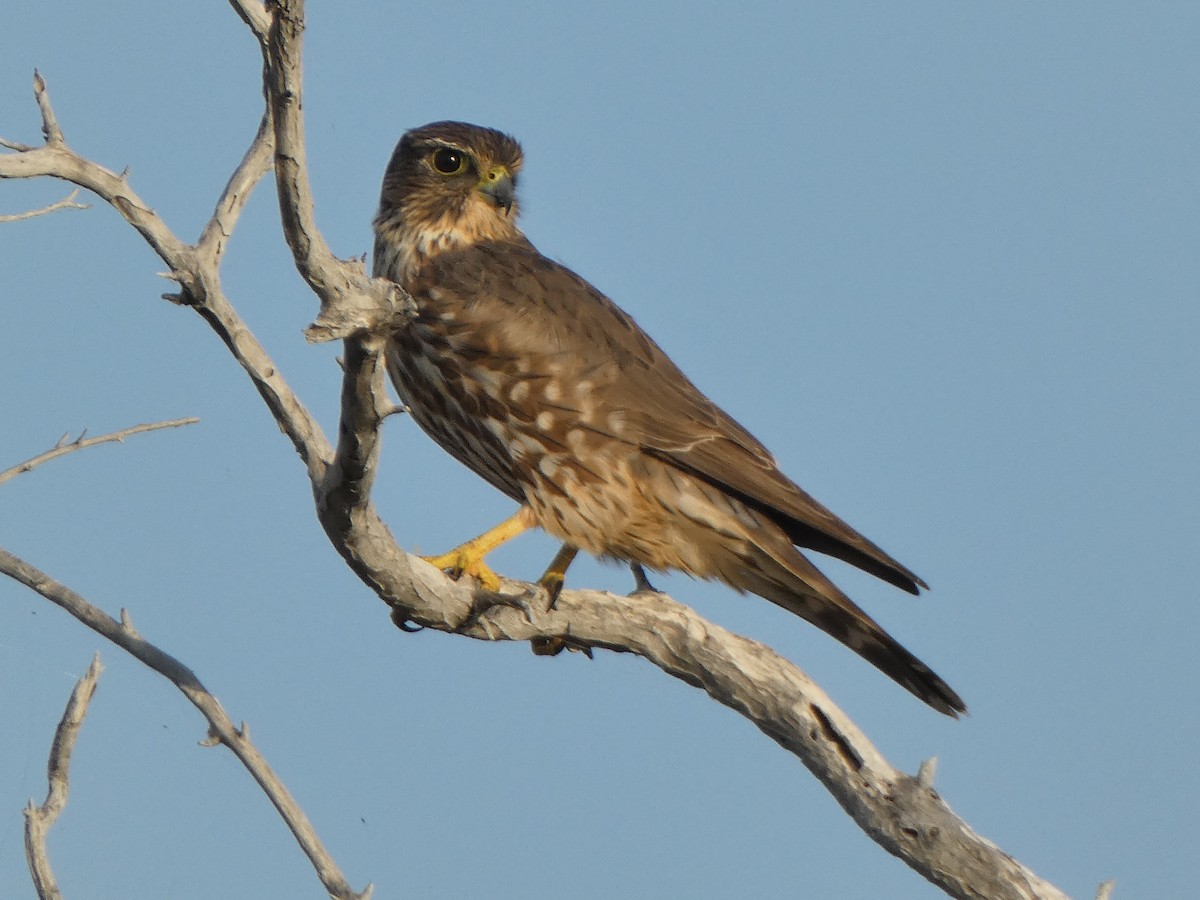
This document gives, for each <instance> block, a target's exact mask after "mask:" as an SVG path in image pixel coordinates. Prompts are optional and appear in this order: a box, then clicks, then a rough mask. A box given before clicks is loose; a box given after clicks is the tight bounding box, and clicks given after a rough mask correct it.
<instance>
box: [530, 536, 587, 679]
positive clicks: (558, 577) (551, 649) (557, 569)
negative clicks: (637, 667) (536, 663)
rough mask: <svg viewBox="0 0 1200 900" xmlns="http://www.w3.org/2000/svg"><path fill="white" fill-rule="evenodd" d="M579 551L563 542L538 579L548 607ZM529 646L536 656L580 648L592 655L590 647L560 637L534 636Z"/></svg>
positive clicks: (560, 587)
mask: <svg viewBox="0 0 1200 900" xmlns="http://www.w3.org/2000/svg"><path fill="white" fill-rule="evenodd" d="M578 553H579V548H578V547H573V546H571V545H570V544H563V545H562V548H561V549H560V550H559V551H558V552H557V553H556V554H554V559H552V560H550V565H549V567H547V569H546V574H544V575H543V576H542V577H541V578H539V579H538V584H540V585H541V586H542V587H544V588H545V589H546V592H547V593H548V594H549V595H550V608H551V609H554V601H556V600H557V599H558V595H559V593H561V592H562V588H563V581H564V580H565V579H566V575H567V568H568V567H569V566H570V565H571V563H572V562H574V560H575V557H576V555H578ZM529 646H530V648H531V649H532V650H533V652H534V653H535V654H536V655H538V656H558V654H560V653H562V652H563V650H567V649H571V650H582V651H583V652H584V653H586V654H587V655H588V656H589V657H590V656H591V655H592V651H591V648H590V647H575V646H572V645H571V644H569V643H567V641H565V640H563V639H562V638H556V637H544V638H534V639H533V640H532V641H530V642H529Z"/></svg>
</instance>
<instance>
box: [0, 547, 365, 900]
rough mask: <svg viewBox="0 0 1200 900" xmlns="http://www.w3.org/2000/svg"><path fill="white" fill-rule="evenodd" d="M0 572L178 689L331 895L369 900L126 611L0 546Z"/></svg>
mask: <svg viewBox="0 0 1200 900" xmlns="http://www.w3.org/2000/svg"><path fill="white" fill-rule="evenodd" d="M0 574H4V575H7V576H9V577H10V578H13V579H14V580H16V581H18V582H20V583H21V584H23V585H25V586H26V587H28V588H30V589H31V590H33V591H36V592H37V593H39V594H41V595H42V596H43V597H45V598H46V599H47V600H49V601H50V602H51V603H53V604H55V605H56V606H58V607H60V608H62V609H64V610H66V611H67V612H68V613H70V614H71V615H72V616H74V617H75V618H76V619H78V620H79V621H80V622H82V623H83V624H84V625H86V626H87V627H88V628H91V629H92V630H93V631H95V632H96V633H97V634H99V635H100V636H102V637H104V638H106V639H108V640H109V641H112V643H114V644H116V645H117V646H118V647H120V648H121V649H122V650H125V651H126V652H127V653H129V654H130V655H132V656H133V657H134V658H135V659H137V660H138V661H139V662H141V663H143V664H145V665H146V666H148V667H150V668H151V669H153V670H154V671H155V672H157V673H158V674H160V675H162V676H163V677H164V678H166V679H167V680H168V681H170V682H171V683H172V684H173V685H175V687H177V688H179V690H180V691H181V692H182V693H183V695H184V696H185V697H187V699H188V700H189V701H190V702H191V704H192V705H193V706H195V707H196V709H198V710H199V711H200V714H201V715H203V716H204V718H205V719H206V720H207V721H208V729H209V736H210V737H211V738H212V739H214V740H215V741H217V742H220V743H222V744H224V745H225V746H226V747H228V748H229V749H230V750H231V751H232V752H233V755H234V756H236V757H237V758H238V760H239V761H240V762H241V764H242V765H243V766H244V767H245V768H246V771H247V772H249V773H250V776H251V777H252V778H253V779H254V780H255V781H256V782H257V783H258V786H259V787H260V788H262V791H263V793H264V794H266V795H267V798H268V799H269V800H270V801H271V804H272V805H273V806H274V807H275V809H276V810H278V812H279V815H280V816H282V817H283V820H284V822H285V823H286V824H287V827H288V829H289V830H290V831H291V832H292V834H293V836H295V838H296V842H297V843H298V844H299V845H300V848H301V849H302V850H303V851H304V854H305V855H306V856H307V857H308V858H309V861H310V862H311V863H312V865H313V868H314V869H315V870H316V872H317V876H318V877H319V878H320V879H321V882H322V884H324V885H325V889H326V890H327V891H329V894H330V896H332V897H335V898H339V900H369V898H370V896H371V892H372V888H371V886H370V885H368V886H367V888H366V889H365V890H364V891H363V892H362V893H361V894H360V893H357V892H355V891H354V890H353V889H352V888H351V887H350V885H349V883H348V882H347V881H346V879H345V876H343V875H342V873H341V870H340V869H338V866H337V863H335V862H334V860H333V857H332V856H330V855H329V852H328V851H327V850H326V849H325V847H324V845H322V844H321V841H320V839H319V838H318V837H317V834H316V832H315V831H314V830H313V827H312V823H311V822H309V820H308V817H307V816H306V815H305V814H304V810H302V809H301V808H300V805H299V804H298V803H297V802H296V800H295V798H294V797H292V795H291V793H290V792H289V791H288V789H287V788H286V787H284V785H283V782H282V781H280V780H279V776H278V775H276V774H275V772H274V770H272V769H271V767H270V766H269V765H268V764H267V761H266V760H265V759H264V758H263V756H262V754H261V753H260V752H259V751H258V748H257V747H256V746H255V745H254V744H253V743H252V742H251V740H250V737H249V735H247V734H246V733H245V730H244V729H242V728H238V727H237V726H235V725H234V724H233V720H231V719H230V718H229V716H228V714H226V712H225V710H224V708H223V707H222V706H221V704H220V702H218V700H217V699H216V698H215V697H214V696H213V695H212V694H210V693H209V692H208V689H207V688H206V687H205V686H204V685H203V684H202V683H201V682H200V679H199V678H197V677H196V674H195V673H194V672H193V671H192V670H191V669H189V668H188V667H187V666H185V665H184V664H183V663H181V662H180V661H179V660H177V659H176V658H175V657H173V656H171V655H170V654H168V653H166V652H165V651H163V650H160V649H159V648H158V647H156V646H155V645H154V644H152V643H150V642H149V641H147V640H146V639H145V638H144V637H142V636H141V635H140V634H139V633H138V632H137V630H136V629H135V628H134V627H133V624H132V623H131V622H130V620H129V615H128V613H126V612H125V611H124V610H122V612H121V619H120V620H117V619H114V618H113V617H112V616H110V615H108V614H107V613H105V612H104V611H103V610H100V609H99V608H97V607H95V606H93V605H92V604H91V603H89V602H88V601H87V600H85V599H84V598H83V597H82V596H80V595H79V594H77V593H75V592H74V591H72V590H71V589H70V588H68V587H67V586H66V585H64V584H60V583H59V582H57V581H55V580H54V579H53V578H51V577H50V576H49V575H47V574H46V573H45V572H42V571H40V570H38V569H36V568H34V567H33V566H31V565H29V564H28V563H26V562H25V561H23V560H21V559H18V558H17V557H16V556H13V555H12V554H11V553H9V552H8V551H7V550H4V549H3V548H0Z"/></svg>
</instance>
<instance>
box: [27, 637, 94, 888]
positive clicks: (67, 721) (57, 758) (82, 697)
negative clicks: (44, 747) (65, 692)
mask: <svg viewBox="0 0 1200 900" xmlns="http://www.w3.org/2000/svg"><path fill="white" fill-rule="evenodd" d="M103 669H104V667H103V666H101V665H100V654H99V653H97V654H96V655H95V656H93V657H92V664H91V665H90V666H88V670H87V672H85V673H84V675H83V677H82V678H80V679H79V681H78V682H77V683H76V684H75V689H74V690H73V691H71V698H70V699H69V700H68V701H67V708H66V709H65V710H64V711H63V715H62V718H61V719H60V720H59V722H58V728H56V729H55V730H54V743H52V744H51V745H50V761H49V763H48V764H47V766H46V769H47V780H48V781H49V783H50V787H49V790H48V791H47V792H46V802H45V803H43V804H42V805H41V806H34V805H33V801H32V800H30V801H29V805H28V806H27V807H26V808H25V859H26V861H27V862H28V863H29V874H30V876H31V877H32V878H33V885H34V887H35V888H36V889H37V894H38V897H39V898H40V900H62V893H61V892H60V891H59V889H58V882H57V881H56V880H55V878H54V870H53V869H51V868H50V856H49V854H48V853H47V852H46V835H47V834H48V833H49V832H50V828H51V827H52V826H53V825H54V822H55V820H57V819H58V817H59V815H60V814H61V813H62V811H63V810H64V809H65V808H66V806H67V794H68V793H69V791H70V785H69V783H68V778H69V776H70V770H71V751H72V750H74V749H75V739H76V738H78V737H79V729H80V728H82V727H83V718H84V716H86V715H87V710H88V704H89V703H91V702H92V696H93V695H94V694H95V693H96V681H97V680H98V679H99V678H100V673H101V672H102V671H103Z"/></svg>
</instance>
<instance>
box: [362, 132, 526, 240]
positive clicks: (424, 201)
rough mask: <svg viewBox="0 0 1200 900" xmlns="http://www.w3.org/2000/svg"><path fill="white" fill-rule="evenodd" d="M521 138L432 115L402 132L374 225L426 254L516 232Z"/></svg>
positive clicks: (521, 158)
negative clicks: (438, 119)
mask: <svg viewBox="0 0 1200 900" xmlns="http://www.w3.org/2000/svg"><path fill="white" fill-rule="evenodd" d="M522 161H523V157H522V154H521V145H520V144H518V143H517V142H516V141H515V140H513V139H512V138H511V137H509V136H508V135H506V134H504V133H503V132H500V131H496V130H495V129H493V128H483V127H480V126H478V125H468V124H466V123H465V122H434V123H432V124H430V125H423V126H422V127H420V128H414V129H413V130H412V131H409V132H406V133H405V135H404V136H403V137H402V138H400V143H399V144H397V145H396V149H395V151H394V152H393V153H392V158H391V161H390V162H389V163H388V167H387V171H386V172H385V173H384V176H383V191H382V194H381V196H380V200H379V213H378V215H377V216H376V217H375V230H376V231H377V232H378V233H379V234H380V235H381V236H387V237H389V238H396V239H398V240H401V241H406V242H410V243H411V244H412V246H413V249H414V250H416V251H417V252H418V253H419V254H420V255H424V256H429V255H432V254H435V253H437V252H439V251H441V250H445V249H449V248H451V247H455V246H463V245H470V244H473V243H476V242H478V241H483V240H506V239H512V238H514V237H519V236H520V234H521V233H520V231H519V230H518V229H517V225H516V219H517V199H516V186H517V174H518V172H520V170H521V163H522Z"/></svg>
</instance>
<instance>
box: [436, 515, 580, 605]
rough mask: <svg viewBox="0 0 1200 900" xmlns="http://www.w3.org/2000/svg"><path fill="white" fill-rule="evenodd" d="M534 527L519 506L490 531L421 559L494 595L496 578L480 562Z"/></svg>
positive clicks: (498, 582) (497, 583)
mask: <svg viewBox="0 0 1200 900" xmlns="http://www.w3.org/2000/svg"><path fill="white" fill-rule="evenodd" d="M536 524H537V521H536V520H535V519H534V517H533V510H531V509H530V508H529V507H528V506H522V507H521V508H520V509H518V510H517V511H516V514H514V515H513V516H512V517H511V518H508V519H505V520H504V521H503V522H501V523H500V524H499V525H497V526H496V527H495V528H493V529H492V530H491V531H486V532H484V533H483V534H481V535H480V536H479V537H477V538H474V539H472V540H469V541H467V542H466V543H465V544H462V545H460V546H458V547H455V548H454V549H453V550H451V551H450V552H449V553H443V554H442V555H441V556H422V557H421V559H423V560H425V562H427V563H429V564H431V565H434V566H437V567H438V568H439V569H441V570H442V571H443V572H446V573H448V574H449V575H450V577H451V578H459V577H461V576H463V575H470V576H472V577H473V578H476V579H478V580H479V583H480V584H481V585H483V587H484V588H486V589H487V590H489V591H492V592H495V591H497V590H499V588H500V576H499V575H497V574H496V573H495V572H493V571H492V570H491V569H490V568H488V565H487V563H485V562H484V561H483V558H484V557H485V556H487V555H488V554H489V553H491V552H492V551H493V550H495V549H496V548H497V547H499V546H500V545H501V544H503V543H504V542H505V541H509V540H512V539H513V538H515V537H516V536H517V535H518V534H520V533H521V532H523V531H525V530H526V529H528V528H532V527H533V526H534V525H536ZM560 555H561V553H560ZM556 558H557V557H556Z"/></svg>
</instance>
